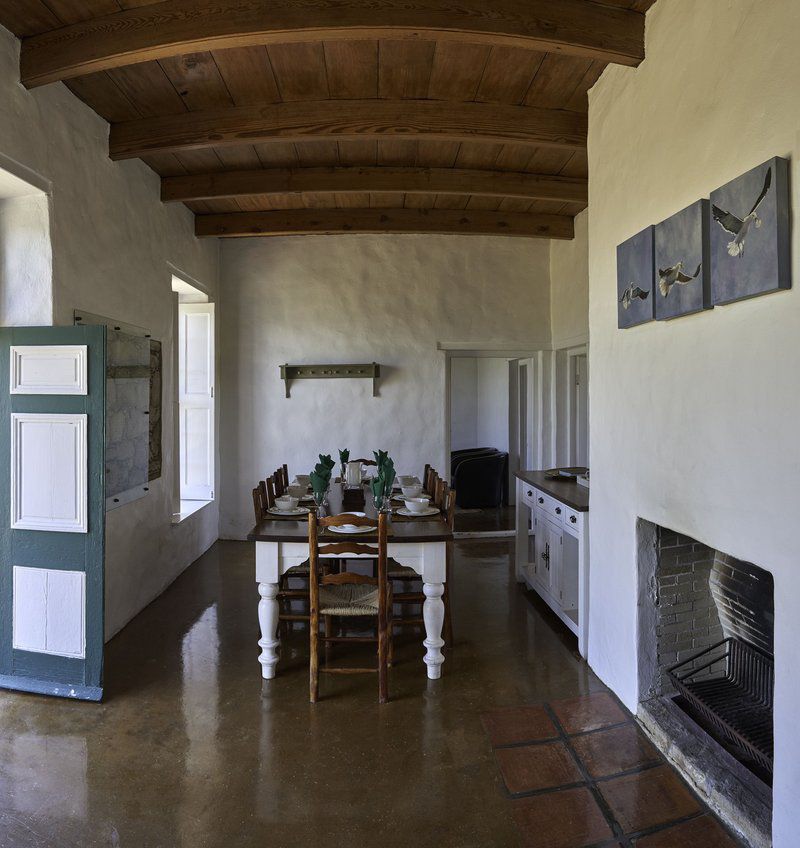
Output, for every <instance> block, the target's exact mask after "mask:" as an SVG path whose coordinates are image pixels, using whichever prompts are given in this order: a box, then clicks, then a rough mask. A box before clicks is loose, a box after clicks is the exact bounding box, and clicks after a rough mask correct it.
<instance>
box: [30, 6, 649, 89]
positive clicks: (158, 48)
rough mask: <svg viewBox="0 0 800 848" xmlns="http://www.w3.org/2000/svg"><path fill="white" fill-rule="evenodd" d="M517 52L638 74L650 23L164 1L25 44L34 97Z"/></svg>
mask: <svg viewBox="0 0 800 848" xmlns="http://www.w3.org/2000/svg"><path fill="white" fill-rule="evenodd" d="M382 38H390V39H421V38H422V39H431V40H439V41H455V42H468V43H472V44H476V43H477V44H489V45H495V44H498V45H510V46H515V47H524V48H528V49H532V50H542V51H547V52H552V53H563V54H567V55H573V56H583V57H586V58H590V59H596V60H599V61H602V62H615V63H617V64H622V65H638V64H639V62H641V60H642V59H643V58H644V15H643V14H641V13H640V12H636V11H632V10H629V9H622V8H618V7H612V6H604V5H602V4H600V3H594V2H590V0H558V2H554V0H414V2H413V3H410V2H408V0H269V2H266V0H165V2H161V3H155V4H152V5H148V6H142V7H137V8H132V9H126V10H123V11H119V12H114V13H112V14H109V15H105V16H103V17H98V18H91V19H89V20H86V21H82V22H80V23H76V24H73V25H71V26H65V27H61V28H59V29H56V30H52V31H49V32H45V33H42V34H40V35H36V36H32V37H30V38H26V39H25V40H24V41H23V44H22V54H21V75H22V82H23V83H24V84H25V85H26V86H27V87H29V88H33V87H35V86H39V85H45V84H46V83H50V82H56V81H58V80H67V79H71V78H74V77H78V76H82V75H85V74H90V73H95V72H97V71H106V70H110V69H112V68H119V67H122V66H125V65H132V64H136V63H138V62H147V61H150V60H153V59H163V58H165V57H169V56H179V55H183V54H186V53H195V52H198V51H204V50H221V49H225V48H230V47H247V46H251V45H254V44H285V43H289V42H308V41H322V40H335V39H348V40H355V39H382Z"/></svg>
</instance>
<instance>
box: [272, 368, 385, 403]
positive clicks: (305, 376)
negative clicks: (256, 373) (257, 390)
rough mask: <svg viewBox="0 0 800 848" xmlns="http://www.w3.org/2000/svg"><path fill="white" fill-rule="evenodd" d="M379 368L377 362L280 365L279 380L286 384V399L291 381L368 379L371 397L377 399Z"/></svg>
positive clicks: (288, 395)
mask: <svg viewBox="0 0 800 848" xmlns="http://www.w3.org/2000/svg"><path fill="white" fill-rule="evenodd" d="M380 376H381V366H380V365H378V363H377V362H368V363H366V364H361V365H281V380H283V382H284V383H285V384H286V397H287V398H288V397H290V394H289V388H290V384H291V381H292V380H335V379H348V378H349V379H352V378H368V379H371V380H372V396H373V397H378V379H379V378H380Z"/></svg>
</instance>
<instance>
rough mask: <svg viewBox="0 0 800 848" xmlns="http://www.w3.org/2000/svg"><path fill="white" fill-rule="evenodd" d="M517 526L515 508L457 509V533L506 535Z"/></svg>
mask: <svg viewBox="0 0 800 848" xmlns="http://www.w3.org/2000/svg"><path fill="white" fill-rule="evenodd" d="M516 526H517V512H516V508H515V507H513V506H498V507H496V508H489V509H460V508H458V507H456V515H455V531H456V533H506V532H508V531H510V530H514V529H515V528H516Z"/></svg>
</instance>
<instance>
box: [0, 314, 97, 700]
mask: <svg viewBox="0 0 800 848" xmlns="http://www.w3.org/2000/svg"><path fill="white" fill-rule="evenodd" d="M105 362H106V328H105V327H103V326H91V327H30V328H21V327H19V328H18V327H9V328H2V329H0V687H3V688H7V689H19V690H23V691H26V692H38V693H40V694H45V695H57V696H61V697H67V698H79V699H84V700H93V701H99V700H100V699H101V698H102V695H103V688H102V687H103V644H104V632H103V610H104V549H105V492H104V450H105V385H106V379H105V378H106V373H105V372H106V366H105Z"/></svg>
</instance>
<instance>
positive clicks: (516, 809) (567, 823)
mask: <svg viewBox="0 0 800 848" xmlns="http://www.w3.org/2000/svg"><path fill="white" fill-rule="evenodd" d="M511 804H512V810H513V814H514V820H515V821H516V823H517V826H518V827H519V830H520V835H521V837H522V845H523V846H524V848H584V846H586V845H594V844H595V843H596V842H602V841H603V840H605V839H610V838H611V837H612V836H613V835H614V834H613V832H612V830H611V828H610V827H609V825H608V822H607V821H606V819H605V816H603V813H602V812H601V810H600V807H598V806H597V803H596V802H595V800H594V798H593V797H592V793H591V792H590V791H589V790H588V789H583V788H579V789H564V790H562V791H561V792H547V793H545V794H543V795H534V796H533V797H532V798H520V799H519V800H517V801H512V802H511Z"/></svg>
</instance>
